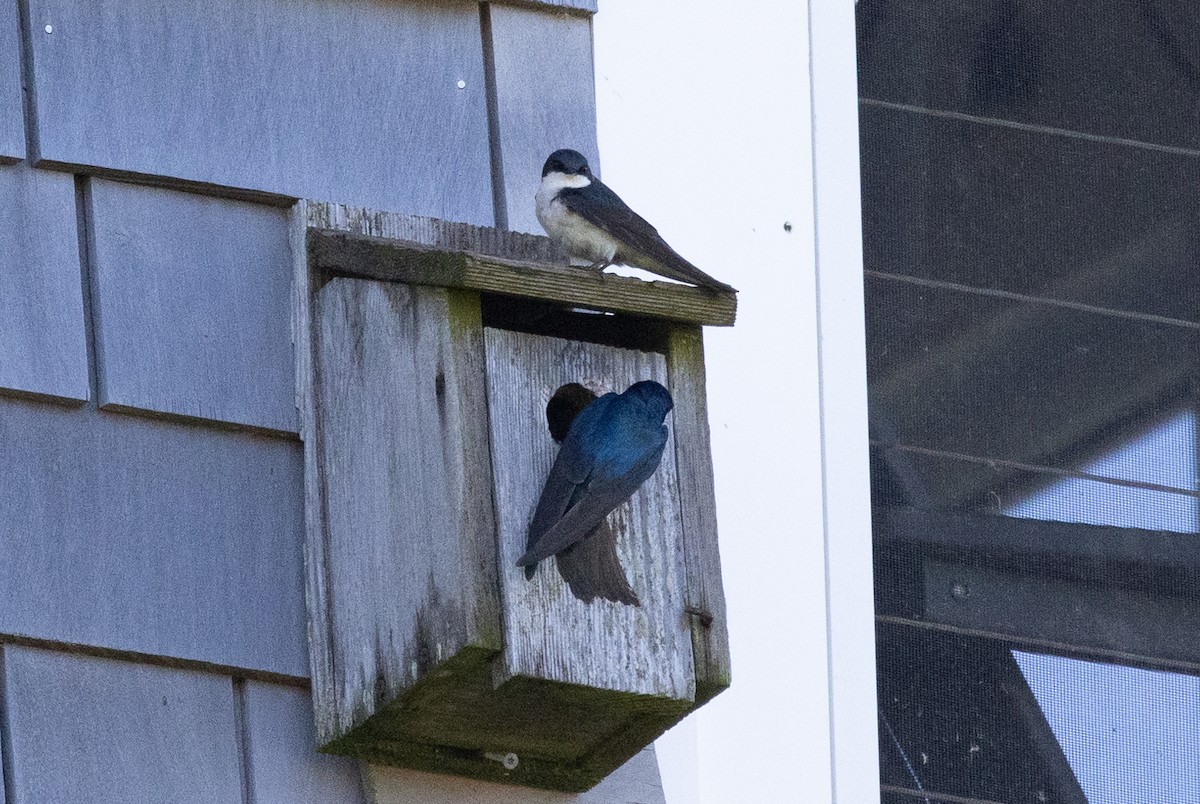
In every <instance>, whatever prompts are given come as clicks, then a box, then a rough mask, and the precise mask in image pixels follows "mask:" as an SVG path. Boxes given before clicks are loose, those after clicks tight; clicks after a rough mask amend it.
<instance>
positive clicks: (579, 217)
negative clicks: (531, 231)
mask: <svg viewBox="0 0 1200 804" xmlns="http://www.w3.org/2000/svg"><path fill="white" fill-rule="evenodd" d="M535 202H536V204H537V217H538V221H539V222H540V223H541V224H542V228H543V229H545V230H546V233H547V234H548V235H550V239H551V240H553V241H554V242H555V243H557V244H558V245H559V246H561V247H562V248H563V249H564V250H565V251H566V252H567V254H568V255H570V256H571V257H572V258H574V259H579V260H587V261H588V262H590V263H591V265H590V266H589V267H591V268H593V269H596V270H603V269H605V268H607V267H608V266H610V265H613V264H621V265H632V266H634V267H635V268H642V269H644V270H647V271H650V272H652V273H656V274H659V275H660V276H665V277H668V278H670V279H676V280H678V281H680V282H688V283H691V284H693V285H699V286H701V287H704V288H708V289H709V290H714V291H723V292H727V293H732V292H734V289H733V288H732V287H730V286H729V285H726V284H725V283H724V282H720V281H718V280H716V279H713V278H712V277H711V276H709V275H708V274H706V273H704V272H703V271H701V270H700V269H699V268H697V267H696V266H694V265H692V264H691V263H690V262H688V261H687V260H685V259H684V258H683V257H681V256H679V254H677V253H676V252H675V249H673V248H671V247H670V246H669V245H667V241H665V240H663V239H662V237H661V236H659V234H658V230H657V229H655V228H654V227H653V226H651V225H650V224H649V223H647V222H646V219H645V218H643V217H642V216H641V215H639V214H637V213H636V212H634V211H633V210H632V209H630V208H629V206H628V205H627V204H626V203H625V202H624V201H622V200H621V198H620V196H618V195H617V194H616V193H614V192H613V191H612V190H610V189H608V188H607V187H606V186H604V183H603V182H601V181H600V180H599V179H597V178H596V177H595V176H593V175H592V171H591V168H589V167H588V163H587V159H585V158H584V157H583V154H581V153H579V152H578V151H572V150H571V149H569V148H562V149H559V150H557V151H555V152H554V153H552V154H550V157H549V158H548V159H547V160H546V164H545V165H543V166H542V184H541V186H540V187H539V188H538V191H537V196H536V197H535Z"/></svg>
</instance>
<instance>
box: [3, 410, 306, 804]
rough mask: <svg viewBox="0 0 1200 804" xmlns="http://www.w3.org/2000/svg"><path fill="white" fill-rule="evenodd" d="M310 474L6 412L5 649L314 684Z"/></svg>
mask: <svg viewBox="0 0 1200 804" xmlns="http://www.w3.org/2000/svg"><path fill="white" fill-rule="evenodd" d="M300 458H301V456H300V446H299V445H298V444H295V443H292V442H288V441H284V440H281V439H277V438H264V437H260V436H254V435H250V434H244V433H230V432H219V431H214V430H210V429H206V428H199V427H194V426H186V425H180V424H175V423H170V422H162V421H153V420H149V419H142V418H140V417H134V416H124V415H119V414H113V413H107V412H104V411H97V410H94V409H83V410H70V409H65V408H62V407H60V406H57V405H45V404H38V403H35V402H30V401H24V400H8V401H0V466H8V467H19V470H18V471H10V472H6V473H5V481H4V482H5V492H4V494H2V495H0V555H2V556H4V560H3V561H0V589H3V590H4V592H3V599H4V605H3V606H0V633H2V634H13V635H19V636H26V637H33V638H39V639H48V640H56V641H61V642H69V643H78V644H83V645H94V646H98V647H102V648H113V649H118V650H128V651H137V652H141V653H148V654H155V655H159V656H164V657H176V658H182V659H191V660H196V661H201V662H210V663H214V664H219V665H224V666H231V667H241V668H247V669H252V670H258V671H263V672H270V673H279V674H283V675H288V676H293V677H304V676H306V675H307V674H308V661H307V652H306V650H305V645H304V602H303V598H302V595H303V591H302V590H303V587H302V583H301V577H302V568H301V561H302V557H301V556H302V535H301V534H302V519H301V517H302V511H303V508H302V505H303V496H302V492H301V473H300ZM47 800H49V799H47Z"/></svg>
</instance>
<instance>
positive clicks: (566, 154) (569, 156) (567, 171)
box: [542, 148, 595, 182]
mask: <svg viewBox="0 0 1200 804" xmlns="http://www.w3.org/2000/svg"><path fill="white" fill-rule="evenodd" d="M551 173H561V174H562V175H563V176H564V177H569V176H582V177H583V178H584V179H587V181H589V182H590V181H591V180H592V179H593V178H595V177H594V176H592V169H591V168H589V167H588V162H587V159H585V158H584V156H583V154H581V153H579V151H572V150H571V149H570V148H559V149H558V150H557V151H555V152H554V153H552V154H550V156H549V157H547V158H546V164H544V165H542V178H545V177H546V176H549V175H550V174H551Z"/></svg>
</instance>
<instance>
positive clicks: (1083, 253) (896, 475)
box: [857, 0, 1200, 804]
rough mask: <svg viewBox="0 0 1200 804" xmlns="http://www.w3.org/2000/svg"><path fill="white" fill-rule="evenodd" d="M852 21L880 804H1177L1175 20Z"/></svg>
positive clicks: (1128, 0) (939, 12)
mask: <svg viewBox="0 0 1200 804" xmlns="http://www.w3.org/2000/svg"><path fill="white" fill-rule="evenodd" d="M857 15H858V47H859V91H860V95H861V98H860V100H861V102H860V115H861V116H860V132H861V148H862V180H863V184H862V189H863V238H864V259H865V269H866V275H865V288H866V304H867V354H868V379H869V393H870V417H871V437H872V505H873V518H874V525H875V580H876V613H877V637H878V669H879V715H880V729H879V739H880V757H881V764H882V775H883V778H882V780H881V781H882V790H883V791H884V796H883V798H884V801H886V802H910V801H923V800H924V801H929V802H939V801H956V802H1036V803H1037V804H1041V803H1042V802H1085V801H1088V802H1112V803H1113V804H1125V803H1126V802H1143V801H1144V802H1179V803H1180V804H1183V803H1184V802H1196V801H1200V592H1198V590H1200V535H1198V531H1200V481H1198V477H1200V466H1198V463H1200V460H1198V455H1200V440H1198V437H1197V436H1198V429H1200V425H1198V422H1197V418H1198V417H1197V410H1198V407H1197V406H1198V402H1200V396H1198V393H1197V390H1198V388H1200V385H1198V382H1197V381H1198V379H1200V377H1198V372H1197V368H1198V364H1200V14H1198V13H1197V12H1196V7H1195V5H1194V4H1193V3H1190V2H1183V1H1182V0H1110V1H1109V2H1101V3H1047V2H1042V1H1041V0H965V1H964V2H949V0H941V2H932V1H931V0H925V1H923V0H916V2H901V1H900V0H860V1H859V2H858V4H857Z"/></svg>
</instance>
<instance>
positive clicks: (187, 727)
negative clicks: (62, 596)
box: [3, 645, 242, 804]
mask: <svg viewBox="0 0 1200 804" xmlns="http://www.w3.org/2000/svg"><path fill="white" fill-rule="evenodd" d="M3 660H4V675H5V681H6V692H7V695H6V700H5V701H4V705H5V713H6V721H7V726H8V728H9V732H8V735H7V737H8V740H9V744H10V746H11V751H10V752H9V753H10V755H11V757H12V760H13V767H11V768H10V769H9V771H10V779H9V781H10V783H11V785H12V790H13V801H12V802H10V804H35V803H36V802H51V801H61V802H68V801H69V802H72V804H109V803H110V802H113V801H127V802H162V804H189V803H190V802H198V801H204V802H214V804H235V803H236V802H241V800H242V783H241V775H240V773H239V770H238V752H237V741H236V732H235V729H236V724H235V717H234V708H233V694H232V686H231V684H230V680H229V678H227V677H224V676H219V675H212V674H209V673H198V672H194V671H188V670H176V669H168V668H162V667H151V666H148V665H141V664H133V663H129V662H120V661H114V660H111V659H98V658H94V657H88V656H76V655H71V654H65V653H56V652H53V651H46V650H38V649H34V648H24V647H17V646H14V645H8V646H5V648H4V654H3Z"/></svg>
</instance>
